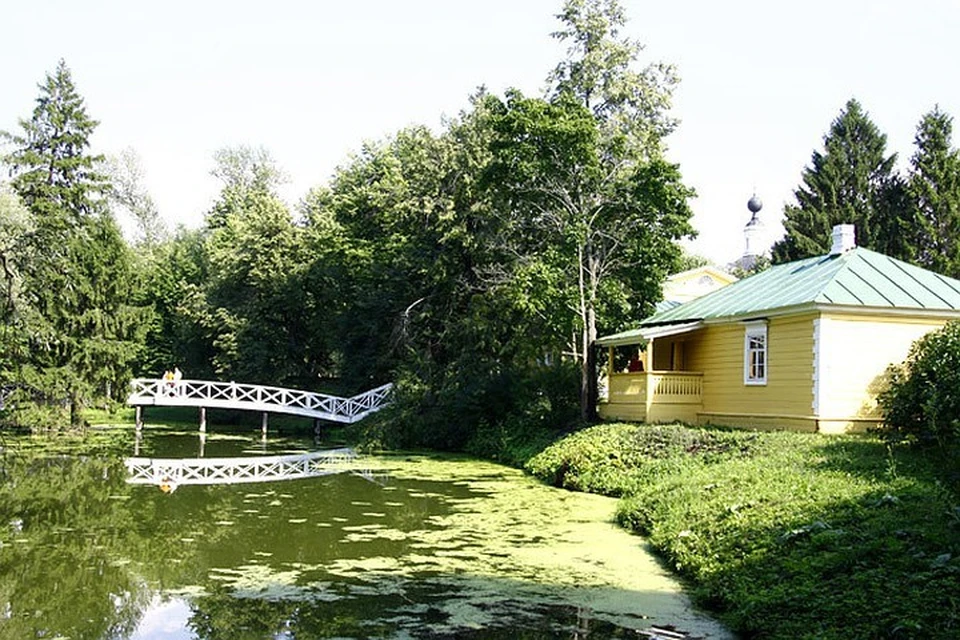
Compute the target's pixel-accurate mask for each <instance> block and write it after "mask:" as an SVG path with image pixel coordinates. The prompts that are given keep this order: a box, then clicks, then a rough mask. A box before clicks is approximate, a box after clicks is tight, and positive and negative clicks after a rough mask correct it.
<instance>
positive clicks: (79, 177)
mask: <svg viewBox="0 0 960 640" xmlns="http://www.w3.org/2000/svg"><path fill="white" fill-rule="evenodd" d="M39 88H40V94H39V96H38V98H37V101H36V107H35V108H34V110H33V114H32V116H31V118H30V119H29V120H21V121H20V128H21V129H22V132H21V133H19V134H11V133H5V134H4V137H5V138H6V139H7V140H8V141H9V142H10V143H12V145H13V146H14V150H13V151H12V152H11V153H10V154H9V155H8V156H6V158H5V161H6V163H7V165H8V166H9V167H10V174H11V176H12V179H11V183H10V184H11V186H12V187H13V189H14V190H15V191H16V192H17V194H18V195H19V196H20V198H21V200H22V201H23V204H24V205H25V206H26V208H27V210H28V211H29V212H30V216H31V219H32V225H33V229H34V231H33V233H32V235H31V238H30V243H31V244H32V250H30V251H29V252H27V253H28V255H29V256H30V260H29V262H28V263H27V264H25V265H23V267H22V269H23V279H24V287H23V290H24V292H25V293H26V294H27V295H29V297H30V300H29V302H30V306H31V308H33V309H34V310H35V312H36V313H35V315H34V319H33V326H32V327H31V328H30V331H29V332H28V333H29V336H30V345H29V346H30V348H29V353H28V355H27V356H25V360H24V361H23V362H20V363H17V364H18V369H19V370H20V371H21V372H22V373H21V375H22V377H23V381H24V382H26V383H27V384H29V385H31V386H32V387H34V388H37V389H39V390H40V391H42V392H43V393H44V395H46V396H47V397H48V398H52V399H57V400H67V401H68V404H69V407H70V417H71V423H72V424H74V425H75V424H77V423H78V422H79V413H78V411H79V409H80V408H81V407H82V406H83V404H84V403H85V402H86V401H89V400H90V399H92V398H94V397H96V396H98V395H104V394H106V395H111V393H112V391H113V390H115V389H117V387H118V385H122V384H123V383H124V382H125V381H126V379H128V378H129V375H130V368H131V366H132V363H133V361H134V358H135V356H136V353H137V351H138V349H139V347H140V342H141V340H142V335H143V332H144V327H145V324H146V319H147V310H146V309H144V308H138V307H133V306H131V304H130V300H131V299H132V296H133V286H134V284H133V272H132V263H131V260H130V253H129V248H128V247H127V246H126V244H125V243H124V241H123V238H122V236H121V234H120V231H119V228H118V227H117V224H116V222H115V221H114V220H113V218H112V217H111V215H110V212H109V210H108V209H107V206H106V198H105V196H106V193H107V191H108V189H109V184H108V183H107V182H106V180H105V179H104V177H103V176H102V175H100V173H99V172H98V171H97V167H98V165H99V164H100V163H101V162H102V160H103V159H102V158H101V157H100V156H95V155H91V154H90V153H89V146H90V135H91V134H92V133H93V131H94V130H95V129H96V126H97V124H98V123H97V122H96V121H95V120H93V119H91V118H90V117H89V116H88V115H87V113H86V108H85V106H84V102H83V99H82V98H81V97H80V95H79V94H78V92H77V90H76V88H75V87H74V84H73V80H72V78H71V76H70V71H69V69H68V68H67V66H66V63H64V61H62V60H61V61H60V63H59V64H58V65H57V68H56V70H55V72H54V73H53V74H48V75H47V77H46V79H45V82H44V83H42V84H41V85H40V87H39Z"/></svg>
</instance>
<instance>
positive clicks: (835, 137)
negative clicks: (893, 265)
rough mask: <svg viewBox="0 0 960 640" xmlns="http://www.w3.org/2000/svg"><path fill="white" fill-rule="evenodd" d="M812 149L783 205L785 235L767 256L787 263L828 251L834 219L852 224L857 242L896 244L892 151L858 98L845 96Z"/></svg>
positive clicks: (898, 191)
mask: <svg viewBox="0 0 960 640" xmlns="http://www.w3.org/2000/svg"><path fill="white" fill-rule="evenodd" d="M823 142H824V151H823V152H822V153H821V152H820V151H814V152H813V156H812V159H811V164H810V166H809V167H807V168H806V169H804V171H803V174H802V178H803V184H802V185H801V186H799V187H798V188H797V189H796V190H795V191H794V196H795V198H796V200H797V203H796V204H795V205H787V207H786V208H785V210H784V216H785V219H784V227H785V228H786V230H787V234H786V236H785V237H784V238H783V239H782V240H780V241H779V242H777V243H776V244H774V246H773V249H772V255H773V261H774V262H776V263H781V262H789V261H791V260H798V259H800V258H806V257H809V256H815V255H821V254H824V253H827V252H828V251H829V250H830V243H831V238H830V234H831V230H832V228H833V226H834V225H836V224H848V223H850V224H854V225H856V228H857V244H858V245H860V246H865V247H870V248H873V249H876V250H878V251H884V252H890V249H891V248H894V249H896V250H895V251H893V253H902V251H901V250H899V249H897V246H896V240H897V238H896V237H892V236H893V234H895V231H894V230H895V229H896V228H897V227H898V224H897V220H898V216H899V215H901V213H902V209H901V204H902V198H901V195H902V187H901V185H900V182H899V179H898V177H897V176H896V174H895V172H894V165H895V164H896V160H897V156H896V154H892V155H889V156H888V155H886V144H887V137H886V136H885V135H884V134H882V133H880V130H879V129H878V128H877V126H876V125H875V124H874V123H873V122H872V121H871V120H870V118H869V116H868V114H867V113H866V112H865V111H864V110H863V108H862V107H861V106H860V103H859V102H857V101H856V100H853V99H851V100H850V101H848V102H847V104H846V107H845V109H844V110H843V111H842V112H841V113H840V115H839V116H838V117H837V119H836V120H834V121H833V123H832V124H831V126H830V131H829V132H828V133H827V135H826V136H825V137H824V140H823Z"/></svg>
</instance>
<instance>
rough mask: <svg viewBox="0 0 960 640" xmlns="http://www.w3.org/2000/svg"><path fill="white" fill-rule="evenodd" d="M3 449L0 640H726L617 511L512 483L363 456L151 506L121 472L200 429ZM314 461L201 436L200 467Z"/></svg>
mask: <svg viewBox="0 0 960 640" xmlns="http://www.w3.org/2000/svg"><path fill="white" fill-rule="evenodd" d="M0 444H2V446H3V450H2V457H0V638H4V639H6V638H11V639H21V638H48V639H49V638H71V639H86V638H89V639H97V640H106V639H110V640H113V639H138V640H141V639H151V640H152V639H164V640H174V639H176V640H182V639H195V638H197V639H199V638H202V639H215V638H216V639H225V640H235V639H244V638H272V639H287V638H290V639H292V638H578V639H582V638H638V637H641V638H642V637H648V636H647V635H644V634H643V633H638V632H644V631H650V630H651V629H653V628H656V627H660V628H672V629H673V630H674V631H675V632H677V633H683V634H689V635H688V636H687V637H703V638H726V637H729V634H728V633H727V632H726V631H724V629H723V628H722V627H720V626H719V625H718V624H717V623H715V622H714V621H712V620H711V619H710V618H708V617H707V616H705V615H703V614H701V613H699V612H698V611H696V610H695V609H694V608H693V607H692V606H691V605H690V602H689V601H688V599H687V598H686V597H685V596H684V595H683V594H682V592H680V590H679V586H678V584H677V583H676V581H675V579H673V578H672V577H671V576H670V575H669V574H668V573H667V572H666V571H665V570H663V569H662V568H661V567H660V566H659V565H658V564H657V562H656V560H655V559H654V558H653V557H652V556H651V555H650V554H649V553H648V552H647V550H646V547H645V543H644V541H643V539H642V538H639V537H636V536H632V535H630V534H628V533H627V532H625V531H623V530H621V529H619V528H617V527H616V526H615V525H614V524H613V523H612V515H613V512H614V508H615V501H614V500H611V499H608V498H602V497H598V496H591V495H585V494H577V493H570V492H566V491H561V490H557V489H553V488H550V487H546V486H543V485H541V484H539V483H537V482H536V481H534V480H532V479H530V478H528V477H526V476H524V474H523V473H521V472H519V471H516V470H514V469H510V468H506V467H502V466H498V465H495V464H489V463H485V462H478V461H474V460H469V459H459V458H450V457H439V456H433V455H390V456H361V458H360V461H359V462H360V466H361V467H363V468H364V469H365V470H366V472H367V473H366V474H364V475H358V474H356V473H341V474H336V475H329V476H323V477H315V478H306V479H299V480H284V481H278V482H261V483H256V484H230V485H210V486H189V485H181V486H179V487H178V488H177V489H176V490H175V491H174V492H172V493H164V492H162V491H160V490H159V488H158V487H156V486H145V485H131V484H128V483H127V470H126V467H125V466H124V462H123V461H124V458H125V457H127V456H132V455H134V452H135V451H137V454H138V455H140V456H147V457H150V456H153V457H164V458H179V457H182V458H197V457H198V456H199V455H200V445H201V443H200V439H199V435H198V434H197V433H195V432H192V433H191V432H176V431H173V430H169V429H162V428H154V427H148V428H147V429H146V430H145V431H144V436H143V439H142V441H139V442H135V441H134V435H133V433H132V430H131V429H129V428H127V429H113V430H103V431H98V432H97V433H94V434H90V435H88V436H87V437H86V438H84V439H83V440H62V439H61V440H37V439H34V438H27V437H21V438H13V437H10V436H6V437H5V438H4V439H3V440H2V442H0ZM317 448H322V447H318V445H317V444H315V443H314V442H313V441H311V440H299V439H296V438H274V437H271V438H269V439H268V440H267V442H265V443H264V442H262V441H261V440H260V438H259V434H249V435H247V434H234V435H224V434H219V435H218V434H216V433H213V434H209V435H208V436H207V437H206V439H205V441H204V443H203V455H204V457H207V458H211V457H232V456H257V455H278V454H287V453H298V452H306V451H310V450H316V449H317Z"/></svg>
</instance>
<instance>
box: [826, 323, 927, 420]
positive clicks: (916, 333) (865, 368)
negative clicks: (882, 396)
mask: <svg viewBox="0 0 960 640" xmlns="http://www.w3.org/2000/svg"><path fill="white" fill-rule="evenodd" d="M945 322H946V320H945V319H937V318H904V317H895V316H883V315H859V314H857V315H853V314H846V315H841V314H831V313H824V314H823V316H822V317H821V318H820V320H819V322H818V328H817V347H816V348H817V377H818V383H819V384H818V389H817V402H816V414H817V417H818V418H819V419H820V422H821V424H820V428H821V430H822V431H825V432H838V431H850V430H854V431H859V430H862V429H863V428H865V427H867V426H872V425H873V424H875V423H876V420H877V419H878V418H879V414H878V412H877V403H876V395H877V393H878V391H879V390H880V388H881V386H882V384H883V380H884V372H885V371H886V369H887V367H888V366H889V365H891V364H895V363H899V362H902V361H903V360H904V359H905V358H906V357H907V353H908V352H909V351H910V346H911V345H912V344H913V343H914V341H916V340H917V339H918V338H920V337H921V336H923V335H925V334H926V333H928V332H930V331H932V330H934V329H938V328H940V327H942V326H943V325H944V323H945Z"/></svg>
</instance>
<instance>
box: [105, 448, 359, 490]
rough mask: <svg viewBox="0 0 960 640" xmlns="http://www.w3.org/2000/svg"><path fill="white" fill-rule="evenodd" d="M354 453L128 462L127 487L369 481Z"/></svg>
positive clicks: (350, 451)
mask: <svg viewBox="0 0 960 640" xmlns="http://www.w3.org/2000/svg"><path fill="white" fill-rule="evenodd" d="M357 460H358V456H357V454H356V452H355V451H354V450H353V449H350V448H341V449H327V450H325V451H312V452H310V453H303V454H294V455H282V456H246V457H240V458H127V459H126V460H124V463H125V464H126V467H127V473H128V477H127V483H128V484H150V485H157V486H159V487H160V488H161V489H162V490H164V491H167V492H169V491H173V490H174V489H176V488H177V487H178V486H180V485H187V484H200V485H211V484H241V483H251V482H273V481H277V480H295V479H299V478H314V477H318V476H326V475H331V474H334V473H345V472H351V473H355V474H357V475H361V476H363V477H365V478H367V479H372V474H371V472H370V471H369V470H366V469H363V468H362V467H361V465H358V464H357Z"/></svg>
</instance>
